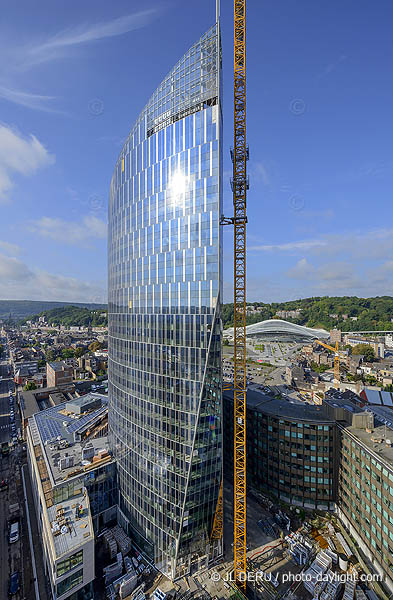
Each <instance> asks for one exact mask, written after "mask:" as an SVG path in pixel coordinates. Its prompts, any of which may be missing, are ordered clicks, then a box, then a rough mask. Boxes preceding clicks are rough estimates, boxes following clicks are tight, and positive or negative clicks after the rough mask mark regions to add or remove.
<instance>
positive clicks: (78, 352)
mask: <svg viewBox="0 0 393 600" xmlns="http://www.w3.org/2000/svg"><path fill="white" fill-rule="evenodd" d="M83 354H84V350H83V348H76V350H75V353H74V356H75V358H80V357H81V356H83Z"/></svg>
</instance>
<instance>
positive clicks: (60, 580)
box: [25, 395, 117, 600]
mask: <svg viewBox="0 0 393 600" xmlns="http://www.w3.org/2000/svg"><path fill="white" fill-rule="evenodd" d="M89 396H90V395H88V396H83V397H82V399H81V398H78V399H75V401H74V404H69V403H62V404H59V405H58V406H53V407H51V408H49V409H47V410H44V411H39V412H37V413H35V414H34V415H32V416H31V417H29V419H28V425H27V427H26V431H25V434H26V445H27V457H28V467H29V475H30V479H31V488H32V496H33V500H34V505H35V510H36V514H37V522H38V528H39V532H40V539H41V543H42V551H43V563H44V568H45V576H46V578H47V581H48V585H49V587H50V590H51V598H53V599H54V600H92V599H93V598H94V594H93V580H94V578H95V554H94V546H95V535H96V534H97V533H98V531H99V530H100V529H102V528H103V527H105V526H106V525H107V524H108V523H110V522H113V521H114V520H115V519H116V514H117V506H116V500H117V488H116V469H115V462H114V459H113V457H112V456H111V455H110V454H109V453H108V452H107V450H106V449H107V447H108V440H107V437H106V435H105V434H106V433H107V408H106V401H105V399H104V398H103V397H101V399H103V401H104V404H103V405H102V406H100V407H99V408H97V409H96V410H95V411H91V410H86V411H85V412H83V411H82V412H80V411H78V410H76V409H77V408H78V406H77V405H78V403H79V402H82V403H85V404H86V402H87V399H88V398H89ZM97 398H98V396H96V397H91V398H90V399H91V400H92V401H93V400H96V399H97ZM89 408H90V407H89ZM71 415H72V416H71Z"/></svg>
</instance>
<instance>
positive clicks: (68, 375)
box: [46, 361, 73, 387]
mask: <svg viewBox="0 0 393 600" xmlns="http://www.w3.org/2000/svg"><path fill="white" fill-rule="evenodd" d="M72 375H73V368H72V366H71V365H67V364H66V363H65V362H64V361H58V362H51V363H46V384H47V386H48V387H56V386H58V385H64V384H68V383H72Z"/></svg>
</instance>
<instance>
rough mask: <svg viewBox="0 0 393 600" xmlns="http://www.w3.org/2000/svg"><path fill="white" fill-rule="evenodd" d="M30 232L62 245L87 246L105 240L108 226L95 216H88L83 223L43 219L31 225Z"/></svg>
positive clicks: (49, 218) (50, 218)
mask: <svg viewBox="0 0 393 600" xmlns="http://www.w3.org/2000/svg"><path fill="white" fill-rule="evenodd" d="M30 230H31V231H33V232H35V233H37V234H38V235H40V236H42V237H45V238H49V239H52V240H55V241H56V242H61V243H62V244H63V243H64V244H71V245H76V246H80V245H82V246H85V245H87V244H88V243H89V242H90V241H91V240H94V239H105V238H106V235H107V224H106V223H105V221H103V220H102V219H99V218H98V217H96V216H94V215H87V216H85V217H84V218H83V219H82V220H81V221H76V222H74V221H64V220H63V219H58V218H53V217H42V218H41V219H39V220H38V221H33V222H32V223H31V225H30Z"/></svg>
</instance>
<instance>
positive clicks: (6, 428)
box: [0, 340, 34, 600]
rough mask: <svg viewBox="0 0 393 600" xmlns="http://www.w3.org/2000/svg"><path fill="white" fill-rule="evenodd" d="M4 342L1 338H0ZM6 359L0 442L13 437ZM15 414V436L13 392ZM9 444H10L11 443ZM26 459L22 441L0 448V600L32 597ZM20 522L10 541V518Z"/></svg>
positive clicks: (0, 368) (0, 387)
mask: <svg viewBox="0 0 393 600" xmlns="http://www.w3.org/2000/svg"><path fill="white" fill-rule="evenodd" d="M1 343H2V344H3V346H4V340H2V342H1ZM8 369H9V363H8V361H7V360H5V359H4V355H3V359H2V360H1V363H0V376H1V377H2V379H1V381H0V444H3V443H5V442H10V441H11V440H12V433H13V432H12V430H11V422H10V408H11V403H10V401H9V389H10V388H12V390H13V389H14V384H13V380H12V378H10V377H9V376H8ZM12 406H13V410H14V414H15V437H16V432H17V431H18V429H20V427H21V423H20V415H19V410H18V406H17V402H16V398H15V396H14V401H13V403H12ZM10 446H11V444H10ZM25 461H26V456H25V453H24V450H23V443H20V442H17V441H16V442H14V443H13V444H12V446H11V447H10V449H9V452H8V453H7V452H6V450H4V449H3V451H2V452H0V482H1V486H0V532H1V535H0V576H1V577H0V600H6V599H7V598H10V597H11V598H12V600H23V599H24V598H34V588H33V587H32V583H33V580H32V576H31V557H30V546H29V539H28V533H27V522H26V515H25V511H24V494H23V486H22V479H21V472H20V467H21V465H22V464H23V463H24V462H25ZM11 520H13V521H18V522H19V539H18V540H17V541H16V542H14V543H12V544H10V543H9V530H10V521H11ZM12 573H19V590H18V591H17V592H16V593H15V594H14V595H12V596H9V594H8V591H9V582H10V576H11V574H12Z"/></svg>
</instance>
